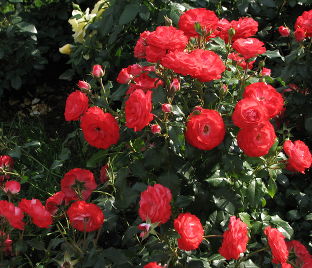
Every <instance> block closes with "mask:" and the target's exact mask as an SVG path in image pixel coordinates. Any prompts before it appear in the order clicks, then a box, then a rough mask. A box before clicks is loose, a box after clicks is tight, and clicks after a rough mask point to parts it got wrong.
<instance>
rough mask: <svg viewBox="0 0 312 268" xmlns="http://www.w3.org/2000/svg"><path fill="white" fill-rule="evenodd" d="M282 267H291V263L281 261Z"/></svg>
mask: <svg viewBox="0 0 312 268" xmlns="http://www.w3.org/2000/svg"><path fill="white" fill-rule="evenodd" d="M282 268H293V267H292V265H291V264H288V263H282Z"/></svg>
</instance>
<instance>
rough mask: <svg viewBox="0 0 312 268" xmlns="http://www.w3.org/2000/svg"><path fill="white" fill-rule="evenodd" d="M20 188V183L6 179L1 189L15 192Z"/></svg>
mask: <svg viewBox="0 0 312 268" xmlns="http://www.w3.org/2000/svg"><path fill="white" fill-rule="evenodd" d="M20 190H21V184H20V183H19V182H17V181H7V182H6V183H5V185H4V188H3V191H5V192H6V193H11V194H17V193H19V191H20Z"/></svg>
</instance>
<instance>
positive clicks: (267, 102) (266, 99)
mask: <svg viewBox="0 0 312 268" xmlns="http://www.w3.org/2000/svg"><path fill="white" fill-rule="evenodd" d="M243 97H244V98H253V99H255V100H257V101H258V102H259V103H261V104H262V105H264V106H265V108H266V109H267V111H268V116H269V118H273V117H275V116H276V115H278V114H279V113H280V112H281V111H282V110H283V106H284V99H283V96H282V95H281V94H280V93H279V92H277V91H276V89H275V88H274V87H272V86H270V85H268V84H266V83H264V82H257V83H253V84H250V85H248V86H247V87H246V88H245V91H244V94H243Z"/></svg>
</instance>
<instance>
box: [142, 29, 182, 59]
mask: <svg viewBox="0 0 312 268" xmlns="http://www.w3.org/2000/svg"><path fill="white" fill-rule="evenodd" d="M146 43H147V47H146V50H145V53H146V59H147V61H149V62H158V61H159V60H160V59H161V58H162V57H163V56H165V55H166V53H167V52H168V51H174V50H181V51H182V50H184V49H185V47H186V45H187V43H188V38H187V37H186V36H185V35H184V33H183V31H180V30H178V29H176V28H175V27H172V26H158V27H157V28H156V30H155V31H153V32H151V33H150V34H149V35H148V36H147V37H146Z"/></svg>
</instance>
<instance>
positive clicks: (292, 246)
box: [286, 240, 312, 268]
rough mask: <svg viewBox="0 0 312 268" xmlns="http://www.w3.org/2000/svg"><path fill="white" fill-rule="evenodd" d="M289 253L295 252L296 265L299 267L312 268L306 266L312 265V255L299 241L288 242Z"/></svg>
mask: <svg viewBox="0 0 312 268" xmlns="http://www.w3.org/2000/svg"><path fill="white" fill-rule="evenodd" d="M286 245H287V249H288V251H289V252H290V251H294V253H295V255H296V265H297V266H298V267H306V268H309V267H312V266H306V265H308V264H310V265H311V264H312V255H310V253H309V251H308V250H307V249H306V247H305V246H304V245H302V244H301V243H300V242H299V241H296V240H292V241H286Z"/></svg>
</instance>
